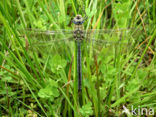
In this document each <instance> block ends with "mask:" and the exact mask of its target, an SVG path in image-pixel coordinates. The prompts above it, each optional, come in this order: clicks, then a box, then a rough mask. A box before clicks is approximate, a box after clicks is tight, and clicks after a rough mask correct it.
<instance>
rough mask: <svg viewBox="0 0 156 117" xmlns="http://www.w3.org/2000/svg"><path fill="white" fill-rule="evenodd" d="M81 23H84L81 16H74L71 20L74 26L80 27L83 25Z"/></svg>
mask: <svg viewBox="0 0 156 117" xmlns="http://www.w3.org/2000/svg"><path fill="white" fill-rule="evenodd" d="M83 22H84V19H83V17H82V16H81V15H76V16H75V17H74V19H73V23H74V24H76V25H81V24H83Z"/></svg>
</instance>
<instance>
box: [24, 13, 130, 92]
mask: <svg viewBox="0 0 156 117" xmlns="http://www.w3.org/2000/svg"><path fill="white" fill-rule="evenodd" d="M85 20H86V18H84V17H82V16H81V15H76V16H75V17H74V18H73V21H72V22H73V24H74V29H73V30H66V29H61V30H54V31H49V30H39V29H27V30H26V33H27V34H28V35H29V38H30V39H29V42H27V44H26V47H27V46H30V48H31V47H32V48H37V47H42V48H39V49H40V50H39V51H42V50H43V49H46V50H47V51H48V50H49V51H50V47H52V45H53V47H54V46H55V47H54V48H53V49H59V47H57V46H56V45H59V43H60V42H64V43H65V44H66V42H67V41H68V42H71V41H72V42H74V43H75V46H76V48H77V49H76V60H77V78H78V91H80V92H81V90H82V60H81V59H82V48H87V47H88V43H90V44H91V45H92V46H91V47H93V48H94V46H93V45H95V44H96V45H97V46H102V47H105V46H106V45H110V46H111V45H113V44H116V45H117V44H118V45H119V44H120V43H129V39H130V37H128V36H129V33H130V30H131V29H128V28H125V29H124V28H123V29H88V30H84V26H83V25H84V22H85ZM121 36H123V37H124V38H123V37H122V38H121ZM126 37H128V38H126ZM83 43H85V45H86V46H87V47H84V46H82V44H83ZM60 45H61V46H62V47H63V46H64V45H62V44H60ZM49 46H50V47H49ZM70 46H72V45H70ZM28 48H29V47H28ZM64 49H66V51H68V49H69V48H65V46H64ZM33 51H35V49H33ZM61 51H62V50H60V53H61ZM71 51H74V49H73V47H71ZM41 53H42V52H41ZM51 54H52V55H54V54H55V53H51ZM69 56H70V55H69Z"/></svg>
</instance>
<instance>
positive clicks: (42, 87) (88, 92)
mask: <svg viewBox="0 0 156 117" xmlns="http://www.w3.org/2000/svg"><path fill="white" fill-rule="evenodd" d="M84 8H85V9H84ZM84 10H85V11H86V14H87V16H88V19H87V21H86V22H85V23H84V27H85V29H86V30H87V29H119V28H132V32H131V35H128V36H130V37H129V38H132V37H135V39H134V38H133V39H134V40H131V41H133V44H132V45H131V47H128V46H127V48H126V50H128V51H126V52H127V53H126V52H125V53H124V55H122V54H121V53H120V52H119V53H117V54H115V52H111V50H110V48H106V49H103V50H102V51H100V54H98V58H96V56H94V55H90V54H88V53H87V52H84V53H83V54H84V56H85V57H83V59H82V61H83V63H84V66H82V67H83V68H82V69H83V73H84V74H83V77H84V80H83V85H84V88H83V90H82V95H80V94H79V93H78V92H77V91H76V85H75V84H74V83H76V82H77V81H76V80H75V79H74V73H76V70H75V69H74V68H75V66H74V65H73V64H72V63H74V62H75V61H74V62H73V59H72V57H71V56H73V53H74V52H73V53H72V49H71V50H69V51H63V50H62V49H60V48H58V47H57V46H54V48H55V50H53V51H52V52H55V53H57V54H56V55H55V56H53V57H52V58H50V56H48V55H49V54H50V52H51V51H49V53H48V54H47V53H46V54H45V55H44V57H43V58H42V57H40V56H37V54H36V53H35V52H33V51H31V52H30V51H29V52H28V51H27V50H26V48H25V46H24V44H25V41H24V39H23V38H22V37H20V36H21V32H20V31H21V30H23V29H28V28H32V29H42V30H56V29H57V30H58V29H67V30H70V29H72V18H73V17H74V16H75V15H76V14H82V16H85V13H84ZM25 35H26V36H28V35H27V33H25ZM30 37H31V36H30ZM108 37H109V36H108ZM38 38H39V37H38ZM155 38H156V1H155V0H153V1H152V0H151V1H150V0H142V1H141V0H116V1H115V0H86V1H82V0H1V1H0V50H1V51H0V116H11V117H12V116H21V117H23V116H27V117H31V116H48V117H51V116H54V117H62V116H64V117H66V116H68V117H72V116H75V117H77V116H81V117H89V116H95V117H104V116H108V117H110V116H125V115H124V114H122V110H123V105H124V106H126V107H127V108H129V109H130V108H131V106H132V105H133V106H134V107H135V108H139V107H145V108H148V109H149V108H153V109H154V110H155V111H156V98H155V97H156V80H155V79H156V59H155V51H156V41H155ZM22 39H23V40H22ZM68 46H70V45H67V46H64V48H66V47H67V48H68ZM112 48H113V47H112ZM44 49H45V50H48V49H47V48H44ZM58 49H59V50H58ZM120 50H121V51H122V50H125V47H123V46H121V48H120ZM59 52H61V54H59ZM40 53H42V52H40ZM74 54H75V53H74ZM94 57H95V58H94ZM45 58H47V59H45ZM49 63H51V64H49ZM79 96H82V105H81V104H80V103H79V100H78V98H79ZM126 114H127V116H131V115H128V113H126Z"/></svg>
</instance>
